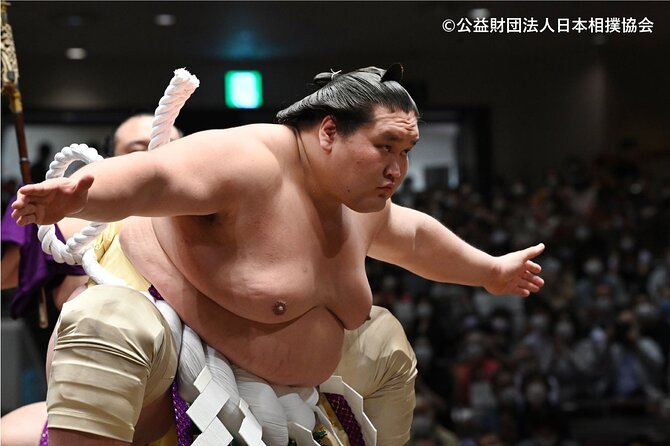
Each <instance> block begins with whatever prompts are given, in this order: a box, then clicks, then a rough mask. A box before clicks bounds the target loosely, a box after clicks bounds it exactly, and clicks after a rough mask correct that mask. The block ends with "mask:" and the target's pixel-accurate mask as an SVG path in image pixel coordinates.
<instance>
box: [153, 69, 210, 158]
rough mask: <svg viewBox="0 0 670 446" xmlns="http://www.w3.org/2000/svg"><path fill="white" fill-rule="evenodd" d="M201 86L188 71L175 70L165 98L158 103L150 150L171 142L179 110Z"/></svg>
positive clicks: (164, 95)
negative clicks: (171, 133) (171, 134)
mask: <svg viewBox="0 0 670 446" xmlns="http://www.w3.org/2000/svg"><path fill="white" fill-rule="evenodd" d="M199 85H200V81H199V80H198V78H197V77H195V76H194V75H192V74H191V73H189V72H188V71H187V70H186V69H184V68H179V69H178V70H175V72H174V77H173V78H172V80H171V81H170V84H169V85H168V86H167V88H166V89H165V93H163V97H162V98H161V99H160V101H158V107H157V108H156V111H155V112H154V122H153V126H152V129H151V142H149V150H153V149H155V148H156V147H159V146H162V145H163V144H167V143H168V142H170V132H171V130H172V126H173V125H174V121H175V119H176V118H177V115H178V114H179V110H181V108H182V107H183V106H184V103H185V102H186V100H187V99H188V98H189V97H190V96H191V95H192V94H193V92H194V91H195V89H196V88H198V86H199Z"/></svg>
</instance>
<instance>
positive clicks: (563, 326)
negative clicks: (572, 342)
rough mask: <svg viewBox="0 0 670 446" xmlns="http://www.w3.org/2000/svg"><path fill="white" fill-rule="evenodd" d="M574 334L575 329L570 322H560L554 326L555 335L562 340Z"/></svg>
mask: <svg viewBox="0 0 670 446" xmlns="http://www.w3.org/2000/svg"><path fill="white" fill-rule="evenodd" d="M574 334H575V329H574V328H573V326H572V324H571V323H570V322H566V321H561V322H559V323H558V324H556V335H557V336H560V337H561V338H563V339H570V338H572V336H573V335H574Z"/></svg>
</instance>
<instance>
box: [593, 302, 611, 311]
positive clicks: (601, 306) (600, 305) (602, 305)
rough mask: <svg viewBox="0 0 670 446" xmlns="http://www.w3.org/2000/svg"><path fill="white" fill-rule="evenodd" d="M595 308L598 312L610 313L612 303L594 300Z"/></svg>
mask: <svg viewBox="0 0 670 446" xmlns="http://www.w3.org/2000/svg"><path fill="white" fill-rule="evenodd" d="M595 306H596V308H597V309H598V310H600V311H610V310H611V309H612V302H610V300H609V299H596V301H595Z"/></svg>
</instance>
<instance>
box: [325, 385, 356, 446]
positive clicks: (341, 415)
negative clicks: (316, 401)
mask: <svg viewBox="0 0 670 446" xmlns="http://www.w3.org/2000/svg"><path fill="white" fill-rule="evenodd" d="M323 395H324V396H325V397H326V399H327V400H328V403H330V406H331V407H332V408H333V410H334V411H335V415H337V419H338V420H339V421H340V424H341V425H342V427H343V428H344V431H345V432H346V433H347V437H349V444H351V446H365V440H363V433H362V432H361V426H360V424H358V421H356V416H355V415H354V413H353V412H352V410H351V407H350V406H349V403H347V400H346V399H345V398H344V397H343V396H342V395H339V394H337V393H326V392H323Z"/></svg>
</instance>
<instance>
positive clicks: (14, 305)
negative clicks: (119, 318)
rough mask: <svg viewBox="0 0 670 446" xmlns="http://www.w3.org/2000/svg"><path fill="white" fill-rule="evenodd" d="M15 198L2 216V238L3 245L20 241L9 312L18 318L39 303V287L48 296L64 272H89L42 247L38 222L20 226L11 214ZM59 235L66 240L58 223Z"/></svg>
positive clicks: (80, 274)
mask: <svg viewBox="0 0 670 446" xmlns="http://www.w3.org/2000/svg"><path fill="white" fill-rule="evenodd" d="M14 201H16V195H15V196H14V197H12V199H11V200H10V202H9V205H8V206H7V209H6V210H5V215H4V216H3V218H2V230H1V238H2V243H3V245H4V244H5V243H7V244H12V245H18V246H19V249H20V251H21V261H20V263H19V284H18V287H17V289H16V291H15V293H14V296H13V297H12V302H11V304H10V306H9V315H10V316H11V317H13V318H14V319H16V318H18V317H21V316H24V315H26V314H28V313H30V310H31V307H33V306H35V305H37V302H38V297H39V292H40V288H44V291H45V293H46V295H47V297H50V296H51V292H52V291H53V289H54V288H56V287H57V286H58V285H60V284H61V283H62V282H63V279H64V278H65V276H67V275H72V276H83V275H86V272H85V271H84V269H83V268H82V267H81V266H78V265H67V264H65V263H58V262H55V261H54V259H53V257H51V256H50V255H48V254H46V253H45V252H44V251H42V246H41V244H40V241H39V239H38V238H37V225H27V226H19V225H17V224H16V221H15V220H14V219H13V218H12V217H11V213H12V208H11V206H12V203H14ZM56 236H57V237H58V239H59V240H61V241H64V237H63V234H62V233H61V231H60V229H58V226H56Z"/></svg>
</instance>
